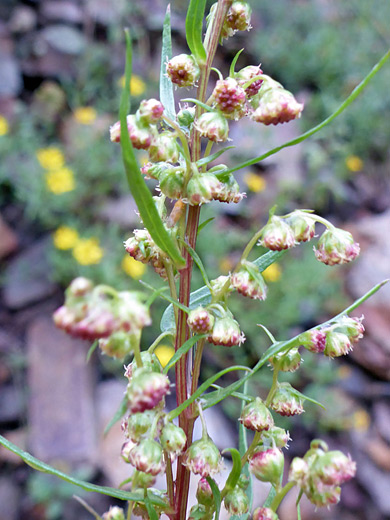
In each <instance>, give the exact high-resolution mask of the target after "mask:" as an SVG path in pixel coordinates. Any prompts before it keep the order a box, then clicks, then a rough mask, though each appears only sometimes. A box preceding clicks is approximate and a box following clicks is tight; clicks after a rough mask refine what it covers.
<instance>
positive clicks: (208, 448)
mask: <svg viewBox="0 0 390 520" xmlns="http://www.w3.org/2000/svg"><path fill="white" fill-rule="evenodd" d="M221 463H222V457H221V454H220V453H219V450H218V448H217V447H216V445H215V444H214V443H213V441H212V440H211V439H210V437H207V438H202V439H200V440H198V441H195V442H194V443H193V444H191V446H190V447H189V448H188V450H187V451H186V453H185V455H184V465H185V466H187V468H188V469H189V470H190V471H191V472H192V473H195V475H202V477H209V476H210V475H213V474H214V473H218V472H219V471H220V469H221Z"/></svg>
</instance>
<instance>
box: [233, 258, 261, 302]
mask: <svg viewBox="0 0 390 520" xmlns="http://www.w3.org/2000/svg"><path fill="white" fill-rule="evenodd" d="M231 283H232V286H233V287H234V288H235V289H236V290H237V291H238V292H239V293H240V294H242V295H243V296H246V297H247V298H252V299H254V300H261V301H262V300H265V298H266V297H267V286H266V284H265V281H264V278H263V277H262V276H261V273H260V270H259V268H258V267H257V265H256V264H254V263H252V262H248V261H247V260H245V261H243V262H241V265H240V268H239V270H238V271H236V272H234V273H233V274H232V278H231Z"/></svg>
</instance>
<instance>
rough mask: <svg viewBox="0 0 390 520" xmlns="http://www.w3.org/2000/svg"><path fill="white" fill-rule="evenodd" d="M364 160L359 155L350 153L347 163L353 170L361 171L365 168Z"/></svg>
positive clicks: (349, 168)
mask: <svg viewBox="0 0 390 520" xmlns="http://www.w3.org/2000/svg"><path fill="white" fill-rule="evenodd" d="M363 164H364V163H363V161H362V160H361V159H360V157H358V156H357V155H349V156H348V157H347V158H346V159H345V165H346V167H347V168H348V170H349V171H351V172H360V171H361V170H362V169H363Z"/></svg>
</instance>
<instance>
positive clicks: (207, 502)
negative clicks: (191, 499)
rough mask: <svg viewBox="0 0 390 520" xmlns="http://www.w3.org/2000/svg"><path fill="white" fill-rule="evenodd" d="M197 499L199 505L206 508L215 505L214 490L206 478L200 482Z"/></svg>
mask: <svg viewBox="0 0 390 520" xmlns="http://www.w3.org/2000/svg"><path fill="white" fill-rule="evenodd" d="M196 499H197V501H198V502H199V504H202V505H203V506H206V507H210V506H211V505H212V504H213V503H214V495H213V490H212V489H211V486H210V484H209V483H208V481H207V479H206V478H205V477H202V478H201V479H200V480H199V482H198V487H197V489H196Z"/></svg>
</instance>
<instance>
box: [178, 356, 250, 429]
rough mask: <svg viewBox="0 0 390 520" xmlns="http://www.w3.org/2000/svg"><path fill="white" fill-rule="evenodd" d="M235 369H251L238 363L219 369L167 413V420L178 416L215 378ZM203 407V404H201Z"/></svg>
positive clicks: (248, 370)
mask: <svg viewBox="0 0 390 520" xmlns="http://www.w3.org/2000/svg"><path fill="white" fill-rule="evenodd" d="M235 370H245V371H247V372H251V369H250V368H248V367H243V366H240V365H235V366H232V367H228V368H225V369H224V370H221V371H220V372H217V373H216V374H214V375H213V376H211V377H209V378H208V379H206V381H205V382H204V383H202V384H201V385H200V386H199V387H198V388H197V390H195V392H194V393H193V394H192V395H191V397H189V398H188V399H187V400H186V401H184V403H182V404H181V405H180V406H178V407H177V408H175V409H174V410H172V411H171V412H169V414H168V420H169V421H171V420H172V419H175V417H178V416H179V415H180V414H181V413H182V412H183V411H184V410H185V409H186V408H188V406H190V404H192V403H193V402H194V401H196V400H197V399H198V398H199V397H200V396H201V395H202V394H203V393H204V392H205V391H206V390H207V389H208V388H209V387H210V386H211V385H212V384H213V383H215V381H216V380H217V379H219V378H220V377H222V376H224V375H225V374H228V373H229V372H234V371H235ZM202 408H203V406H202Z"/></svg>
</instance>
